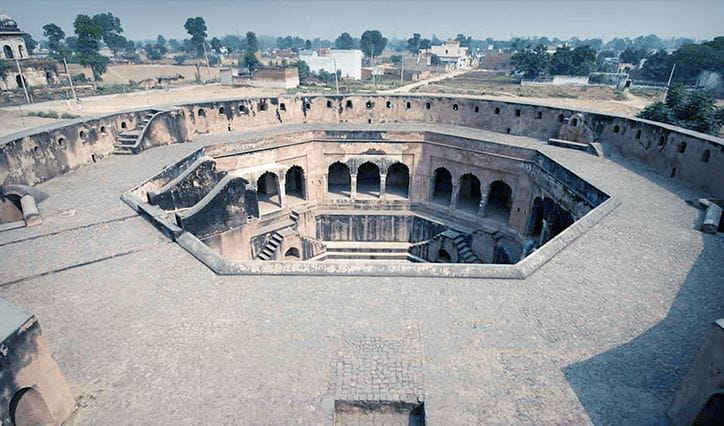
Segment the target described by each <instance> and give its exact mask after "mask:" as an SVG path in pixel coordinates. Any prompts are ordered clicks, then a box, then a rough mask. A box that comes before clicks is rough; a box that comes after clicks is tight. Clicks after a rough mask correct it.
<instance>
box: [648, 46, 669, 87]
mask: <svg viewBox="0 0 724 426" xmlns="http://www.w3.org/2000/svg"><path fill="white" fill-rule="evenodd" d="M670 73H671V65H670V62H669V54H668V53H666V51H664V50H660V51H658V52H656V53H654V54H653V55H651V57H649V58H648V59H647V60H646V62H644V65H643V67H641V78H643V79H645V80H653V81H667V80H668V79H669V75H670Z"/></svg>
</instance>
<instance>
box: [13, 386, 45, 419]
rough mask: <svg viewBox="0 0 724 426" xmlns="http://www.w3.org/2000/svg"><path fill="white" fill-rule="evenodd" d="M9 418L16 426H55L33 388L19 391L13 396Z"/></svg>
mask: <svg viewBox="0 0 724 426" xmlns="http://www.w3.org/2000/svg"><path fill="white" fill-rule="evenodd" d="M10 418H11V419H12V421H13V424H14V425H16V426H26V425H27V426H30V425H49V424H55V421H54V420H53V415H52V414H51V413H50V410H49V409H48V406H47V405H46V404H45V401H44V400H43V397H42V396H41V395H40V392H38V391H37V390H35V389H33V388H23V389H20V390H19V391H17V392H16V393H15V395H13V398H12V399H11V400H10Z"/></svg>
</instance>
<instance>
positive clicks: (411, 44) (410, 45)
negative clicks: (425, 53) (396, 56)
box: [407, 33, 420, 53]
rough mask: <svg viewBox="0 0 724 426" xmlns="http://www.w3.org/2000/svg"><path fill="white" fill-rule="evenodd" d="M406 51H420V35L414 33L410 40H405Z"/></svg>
mask: <svg viewBox="0 0 724 426" xmlns="http://www.w3.org/2000/svg"><path fill="white" fill-rule="evenodd" d="M407 50H409V51H410V52H412V53H417V52H419V51H420V34H418V33H414V34H413V35H412V37H411V38H408V39H407Z"/></svg>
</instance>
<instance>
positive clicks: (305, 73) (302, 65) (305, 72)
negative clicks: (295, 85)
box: [297, 61, 312, 82]
mask: <svg viewBox="0 0 724 426" xmlns="http://www.w3.org/2000/svg"><path fill="white" fill-rule="evenodd" d="M297 71H298V72H299V81H300V82H304V81H306V80H307V79H308V78H309V77H311V75H312V73H311V72H310V71H309V65H307V63H306V62H304V61H297Z"/></svg>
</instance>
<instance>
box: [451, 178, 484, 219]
mask: <svg viewBox="0 0 724 426" xmlns="http://www.w3.org/2000/svg"><path fill="white" fill-rule="evenodd" d="M481 198H482V194H481V191H480V179H478V177H477V176H475V175H474V174H472V173H466V174H464V175H462V176H461V177H460V192H459V193H458V200H457V201H458V202H457V207H458V208H459V209H460V210H463V211H467V212H469V213H473V214H475V213H477V211H478V207H480V200H481Z"/></svg>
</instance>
